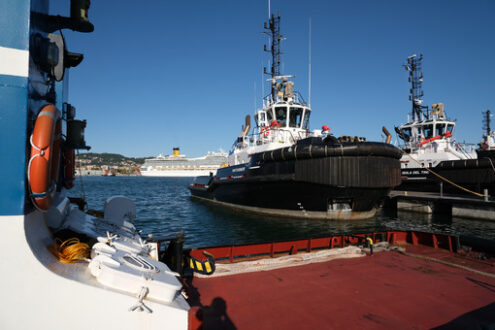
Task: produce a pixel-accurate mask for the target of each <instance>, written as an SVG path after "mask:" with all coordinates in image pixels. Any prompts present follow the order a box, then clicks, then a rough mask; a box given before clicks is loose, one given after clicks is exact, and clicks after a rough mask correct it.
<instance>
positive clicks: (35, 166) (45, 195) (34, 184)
mask: <svg viewBox="0 0 495 330" xmlns="http://www.w3.org/2000/svg"><path fill="white" fill-rule="evenodd" d="M61 135H62V123H61V121H60V111H58V109H57V108H56V107H55V106H54V105H52V104H49V105H46V106H44V107H43V108H42V109H41V111H40V113H39V114H38V118H37V119H36V123H35V124H34V129H33V134H32V135H31V138H30V143H31V157H30V159H29V164H28V171H27V173H28V182H29V188H30V190H31V199H32V200H33V202H34V204H35V206H36V207H37V208H38V209H40V210H42V211H46V210H48V209H49V208H50V206H51V205H52V200H53V197H54V195H55V192H56V181H57V178H58V174H59V166H60V147H61V138H62V136H61Z"/></svg>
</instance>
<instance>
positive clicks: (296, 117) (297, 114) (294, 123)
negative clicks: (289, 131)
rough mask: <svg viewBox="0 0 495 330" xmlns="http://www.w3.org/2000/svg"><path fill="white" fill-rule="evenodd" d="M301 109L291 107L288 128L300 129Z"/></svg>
mask: <svg viewBox="0 0 495 330" xmlns="http://www.w3.org/2000/svg"><path fill="white" fill-rule="evenodd" d="M302 117H303V108H295V107H291V108H290V112H289V127H297V128H299V127H301V122H302Z"/></svg>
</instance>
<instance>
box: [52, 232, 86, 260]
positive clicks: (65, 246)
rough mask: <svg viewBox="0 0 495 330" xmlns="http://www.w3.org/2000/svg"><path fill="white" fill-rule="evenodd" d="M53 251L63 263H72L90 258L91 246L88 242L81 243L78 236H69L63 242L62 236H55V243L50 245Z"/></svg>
mask: <svg viewBox="0 0 495 330" xmlns="http://www.w3.org/2000/svg"><path fill="white" fill-rule="evenodd" d="M49 249H50V250H51V251H52V253H53V254H54V255H55V256H56V257H57V258H58V260H60V261H61V262H63V263H66V264H68V263H72V262H78V261H82V260H85V259H87V258H89V252H90V251H91V249H90V247H89V245H88V244H86V243H81V242H80V241H79V239H78V238H75V237H73V238H69V239H68V240H66V241H64V242H62V240H61V239H60V238H55V242H54V244H53V245H50V246H49Z"/></svg>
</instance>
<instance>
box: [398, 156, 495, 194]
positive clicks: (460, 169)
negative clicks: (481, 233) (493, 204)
mask: <svg viewBox="0 0 495 330" xmlns="http://www.w3.org/2000/svg"><path fill="white" fill-rule="evenodd" d="M432 171H433V172H435V173H437V174H438V175H440V176H442V177H444V178H445V179H447V180H449V181H450V182H453V183H455V184H456V185H452V184H450V183H449V182H447V181H445V182H444V181H443V180H442V179H440V178H439V177H437V176H435V175H434V174H432V173H430V172H429V171H428V170H426V169H423V168H410V169H402V175H403V176H404V177H405V180H403V181H402V184H401V185H400V186H399V187H398V188H397V189H398V190H410V191H427V192H438V191H440V183H441V182H443V188H442V189H443V192H446V193H452V194H467V192H466V191H464V190H462V189H460V188H459V186H460V187H463V188H466V189H469V190H471V191H474V192H477V193H483V191H484V189H488V191H489V194H493V193H494V192H495V160H493V159H489V158H482V159H467V160H452V161H443V162H440V164H438V165H437V166H435V167H434V168H432Z"/></svg>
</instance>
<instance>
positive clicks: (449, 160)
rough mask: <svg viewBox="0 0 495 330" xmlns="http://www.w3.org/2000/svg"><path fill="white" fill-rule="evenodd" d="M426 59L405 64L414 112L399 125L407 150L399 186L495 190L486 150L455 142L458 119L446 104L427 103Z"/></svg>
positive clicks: (457, 191) (493, 169)
mask: <svg viewBox="0 0 495 330" xmlns="http://www.w3.org/2000/svg"><path fill="white" fill-rule="evenodd" d="M422 61H423V55H420V56H416V55H412V56H409V57H408V59H407V63H406V65H404V67H405V69H406V70H407V71H408V72H409V82H410V83H411V89H410V93H411V95H410V96H409V100H410V101H411V103H412V112H411V116H410V117H409V116H408V117H409V118H408V122H407V123H406V124H403V125H401V126H399V127H395V131H396V133H397V135H398V137H399V138H400V139H401V140H402V141H403V145H402V148H403V150H404V151H405V155H404V156H403V157H402V158H401V160H400V163H401V171H402V176H403V178H404V180H403V181H402V184H401V185H400V186H399V187H398V188H397V189H398V190H413V191H429V192H438V191H440V190H442V191H445V192H450V193H455V194H466V193H467V194H471V193H472V192H474V193H476V194H480V193H482V192H484V190H485V189H488V190H489V192H491V193H493V192H495V167H494V166H493V165H494V164H493V161H492V160H491V159H490V158H488V157H486V153H485V152H484V151H481V152H480V151H478V154H477V153H476V152H475V150H474V149H473V148H471V149H470V148H468V147H467V146H466V145H464V144H460V143H457V142H456V141H455V139H454V129H455V125H456V120H451V119H450V118H448V117H447V115H446V113H445V106H444V104H443V103H436V104H432V106H431V108H430V107H429V106H427V105H424V104H423V96H424V92H423V90H422V83H423V77H424V75H423V72H422V69H421V67H422ZM488 130H489V129H488ZM490 137H491V136H490V133H488V134H487V135H486V141H487V142H486V144H482V146H486V149H488V143H491V142H493V138H492V139H491V140H490ZM488 141H490V142H488ZM488 152H489V151H488V150H487V153H488ZM468 190H470V191H468Z"/></svg>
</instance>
